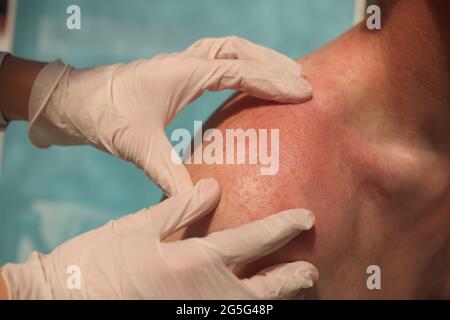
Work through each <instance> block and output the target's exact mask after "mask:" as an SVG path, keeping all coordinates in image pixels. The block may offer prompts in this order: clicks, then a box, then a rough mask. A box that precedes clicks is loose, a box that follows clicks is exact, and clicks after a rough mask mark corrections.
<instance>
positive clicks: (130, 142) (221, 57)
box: [29, 36, 312, 195]
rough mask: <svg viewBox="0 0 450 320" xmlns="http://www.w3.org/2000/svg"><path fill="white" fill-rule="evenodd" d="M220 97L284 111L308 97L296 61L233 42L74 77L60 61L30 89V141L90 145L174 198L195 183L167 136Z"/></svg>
mask: <svg viewBox="0 0 450 320" xmlns="http://www.w3.org/2000/svg"><path fill="white" fill-rule="evenodd" d="M224 89H237V90H241V91H244V92H246V93H248V94H250V95H253V96H256V97H259V98H263V99H267V100H273V101H278V102H288V103H294V102H302V101H305V100H307V99H308V98H310V97H311V94H312V93H311V87H310V85H309V84H308V83H307V82H306V80H304V79H303V78H302V77H301V67H300V65H299V64H297V63H296V62H295V61H293V60H291V59H290V58H288V57H286V56H284V55H282V54H280V53H277V52H275V51H273V50H271V49H268V48H265V47H262V46H259V45H257V44H254V43H252V42H249V41H246V40H244V39H241V38H238V37H234V36H233V37H225V38H219V39H203V40H200V41H198V42H196V43H194V44H193V45H192V46H190V47H189V48H188V49H187V50H185V51H183V52H180V53H175V54H169V55H159V56H156V57H155V58H153V59H150V60H139V61H135V62H132V63H129V64H116V65H112V66H104V67H97V68H90V69H78V70H77V69H73V68H71V67H70V66H67V65H64V64H63V63H62V62H61V61H59V60H58V61H56V62H53V63H51V64H49V65H47V66H46V67H45V68H44V69H43V70H42V71H41V72H40V74H39V75H38V77H37V78H36V80H35V82H34V85H33V89H32V93H31V98H30V105H29V113H30V114H29V119H30V130H29V135H30V139H31V141H32V142H33V143H34V144H35V145H36V146H38V147H48V146H50V145H75V144H91V145H93V146H95V147H97V148H99V149H102V150H104V151H107V152H109V153H111V154H113V155H115V156H118V157H120V158H122V159H125V160H128V161H131V162H133V163H135V164H136V165H137V166H138V167H139V168H141V169H143V170H144V171H145V173H146V174H147V175H148V176H149V177H150V178H151V179H152V180H153V181H154V182H155V183H157V184H158V185H159V186H160V187H161V188H162V189H163V190H164V191H165V192H166V193H167V194H169V195H174V194H178V193H180V192H186V191H189V190H191V189H192V182H191V180H190V177H189V175H188V173H187V171H186V169H185V167H184V165H183V164H175V163H174V162H173V161H172V159H171V151H172V147H171V144H170V142H169V141H168V139H167V137H166V135H165V133H164V128H165V126H166V125H167V124H168V123H169V122H170V120H172V118H173V117H174V116H175V115H176V114H177V113H178V112H179V111H180V110H181V109H182V108H183V107H185V106H186V105H188V104H189V103H190V102H191V101H193V100H195V99H196V98H198V97H199V96H200V95H201V94H202V93H203V92H204V91H205V90H210V91H218V90H224Z"/></svg>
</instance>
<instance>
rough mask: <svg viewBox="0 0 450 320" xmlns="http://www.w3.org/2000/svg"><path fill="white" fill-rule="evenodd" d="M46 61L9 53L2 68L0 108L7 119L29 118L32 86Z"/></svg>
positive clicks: (0, 69) (0, 75) (0, 70)
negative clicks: (17, 56)
mask: <svg viewBox="0 0 450 320" xmlns="http://www.w3.org/2000/svg"><path fill="white" fill-rule="evenodd" d="M44 66H45V63H42V62H36V61H30V60H25V59H20V58H16V57H14V56H11V55H8V56H6V57H5V59H4V61H3V64H2V67H1V68H0V108H1V112H2V114H3V115H4V117H5V118H6V119H7V120H28V102H29V100H30V94H31V88H32V86H33V82H34V80H35V79H36V76H37V75H38V73H39V71H41V69H42V68H43V67H44Z"/></svg>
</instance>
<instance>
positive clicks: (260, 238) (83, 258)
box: [3, 179, 318, 299]
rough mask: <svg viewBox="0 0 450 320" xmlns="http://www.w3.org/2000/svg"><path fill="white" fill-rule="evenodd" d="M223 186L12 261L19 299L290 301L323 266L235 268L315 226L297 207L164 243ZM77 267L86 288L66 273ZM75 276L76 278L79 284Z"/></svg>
mask: <svg viewBox="0 0 450 320" xmlns="http://www.w3.org/2000/svg"><path fill="white" fill-rule="evenodd" d="M219 197H220V188H219V185H218V183H217V182H216V181H215V180H212V179H207V180H202V181H200V182H199V183H197V185H196V186H195V188H194V189H193V190H192V191H191V192H189V193H184V194H180V195H177V196H174V197H172V198H169V199H168V200H166V201H164V202H162V203H160V204H159V205H156V206H154V207H151V208H148V209H144V210H141V211H139V212H137V213H135V214H130V215H128V216H125V217H123V218H120V219H119V220H117V221H111V222H109V223H107V224H106V225H104V226H103V227H101V228H98V229H96V230H93V231H91V232H88V233H85V234H83V235H81V236H78V237H76V238H74V239H72V240H69V241H67V242H66V243H64V244H62V245H61V246H59V247H58V248H56V249H55V250H54V251H53V252H51V253H50V254H48V255H41V254H38V253H34V254H32V256H31V257H30V259H29V260H28V261H27V262H26V263H24V264H17V265H15V264H8V265H6V266H5V267H4V268H3V276H4V278H5V279H6V282H7V285H8V286H7V287H8V288H9V292H10V297H11V298H13V299H52V298H55V299H286V298H290V297H293V296H294V295H297V294H298V293H300V291H301V290H302V289H304V288H309V287H311V286H312V285H313V283H314V281H315V280H316V279H317V276H318V275H317V270H316V268H315V267H314V266H312V265H311V264H309V263H307V262H303V261H298V262H293V263H287V264H282V265H278V266H274V267H271V268H269V269H265V270H262V271H261V272H260V273H259V274H258V275H255V276H253V277H252V278H249V279H243V280H241V279H239V278H237V277H236V276H235V275H234V273H233V271H232V270H233V268H234V267H235V266H236V265H239V264H241V263H245V262H248V261H250V260H254V259H257V258H259V257H262V256H264V255H267V254H269V253H271V252H273V251H275V250H277V249H278V248H280V247H282V246H283V245H284V244H286V243H287V242H288V241H290V240H291V239H293V238H294V237H295V236H297V235H298V234H300V233H301V232H302V230H307V229H310V228H311V227H312V225H313V223H314V216H313V214H312V213H311V212H309V211H307V210H303V209H294V210H288V211H284V212H281V213H279V214H274V215H271V216H269V217H267V218H265V219H263V220H259V221H255V222H253V223H250V224H247V225H243V226H241V227H239V228H236V229H229V230H225V231H221V232H216V233H212V234H210V235H209V236H207V237H205V238H191V239H187V240H181V241H176V242H169V243H165V242H161V240H162V239H164V238H165V237H167V236H168V235H169V234H171V233H173V232H175V231H176V230H178V229H180V228H183V227H185V226H186V225H188V224H190V223H191V222H193V221H194V220H197V219H199V218H200V217H202V216H204V215H205V214H207V213H208V212H210V211H211V210H212V209H214V207H215V206H216V205H217V202H218V200H219ZM68 270H69V271H74V270H78V271H79V273H78V280H79V284H80V288H79V289H77V288H72V289H70V288H71V286H70V285H69V286H68V284H71V285H72V286H73V285H74V283H75V284H76V283H77V282H76V280H74V278H73V277H74V276H77V273H74V274H68V273H67V271H68ZM72 281H74V282H72Z"/></svg>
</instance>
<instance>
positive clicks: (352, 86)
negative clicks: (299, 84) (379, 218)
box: [300, 0, 450, 298]
mask: <svg viewBox="0 0 450 320" xmlns="http://www.w3.org/2000/svg"><path fill="white" fill-rule="evenodd" d="M381 15H382V27H381V30H367V29H366V27H365V22H363V23H361V24H359V25H358V26H356V27H354V28H353V29H351V30H350V31H348V32H347V33H345V34H344V35H342V36H341V37H339V38H338V39H336V40H335V41H333V42H331V43H330V44H329V45H327V46H325V47H323V48H322V49H320V50H318V51H316V52H314V53H312V54H311V55H309V56H306V57H304V58H302V59H301V60H300V63H301V64H302V66H303V69H304V75H305V77H306V78H307V79H308V80H309V81H310V83H311V84H312V86H313V90H314V98H313V100H316V102H317V105H318V106H324V107H323V108H324V111H325V112H332V113H336V114H339V115H338V116H337V119H342V121H343V122H345V124H346V126H347V127H348V128H349V130H350V131H352V132H354V133H355V135H357V136H359V137H360V138H362V140H364V141H365V142H367V143H368V144H369V145H371V146H373V147H374V148H376V149H377V152H378V153H379V155H380V158H382V159H385V160H386V161H385V162H386V163H390V164H391V165H392V164H394V167H395V170H394V172H395V173H394V175H393V176H391V178H389V179H387V180H388V182H386V184H385V185H383V186H381V188H380V189H384V190H383V191H386V193H387V194H388V195H392V201H391V203H390V204H389V205H388V206H387V208H395V210H394V209H393V210H392V213H390V214H391V215H392V216H391V217H392V219H390V220H388V221H390V222H392V225H391V226H390V229H391V231H392V230H394V231H395V232H393V234H398V236H400V235H401V234H402V232H404V231H403V230H404V229H405V225H406V224H407V225H408V226H409V227H413V229H414V231H413V232H410V234H411V235H408V234H407V233H405V239H407V240H405V241H406V242H408V243H410V246H409V247H410V248H411V249H412V250H410V251H411V252H409V256H411V257H413V258H411V259H407V260H405V261H404V260H400V261H401V263H402V264H403V263H404V265H403V266H398V268H399V269H398V270H389V272H388V273H389V274H399V275H402V276H403V275H404V273H406V272H407V273H410V275H411V276H410V277H409V278H408V276H405V277H404V278H405V281H404V283H403V285H401V286H402V287H404V288H407V289H404V292H411V291H414V292H413V293H412V294H410V295H409V296H410V297H412V298H435V297H447V298H449V297H450V277H449V276H448V271H446V268H447V267H448V265H449V264H450V235H449V232H448V230H450V215H449V212H450V192H449V189H450V186H449V185H450V140H449V139H450V138H449V137H450V126H449V125H448V124H449V123H450V106H449V79H448V70H449V69H448V67H449V66H448V57H449V52H448V43H449V34H448V30H449V28H448V21H449V19H448V3H447V2H446V1H424V0H409V1H391V2H389V5H387V6H382V7H381ZM362 72H364V73H363V74H364V76H363V77H362V76H361V74H362ZM331 91H332V92H335V96H332V97H330V94H329V93H330V92H331ZM321 92H327V94H325V95H323V96H322V94H321ZM380 128H383V129H382V130H380ZM375 170H376V171H377V172H381V175H384V176H385V177H388V176H389V174H390V173H391V171H390V170H392V169H388V168H387V167H383V165H381V166H379V167H377V168H375ZM398 181H401V183H400V182H398ZM412 186H414V187H412ZM405 203H407V205H405ZM412 212H414V213H412ZM407 214H409V216H406V215H407ZM408 219H410V221H417V223H415V222H414V223H411V222H407V221H408ZM418 241H420V243H419V242H418ZM414 243H417V244H418V245H417V246H415V245H414ZM393 246H395V245H392V243H386V244H385V248H391V249H392V247H393ZM414 248H415V249H414ZM414 250H416V251H418V250H420V251H421V252H420V253H414ZM399 251H400V250H398V251H397V252H396V251H395V250H394V249H392V250H391V252H392V253H391V254H389V250H387V252H386V253H384V252H383V255H384V256H385V259H386V260H385V261H386V265H393V263H392V261H395V259H396V257H398V252H399ZM425 252H429V253H430V254H427V253H425ZM437 257H438V258H437ZM405 265H406V267H405ZM392 268H396V267H395V266H393V267H392ZM403 270H407V271H405V272H403ZM420 277H423V279H422V280H419V281H415V280H414V279H417V278H420ZM391 280H392V281H396V280H398V279H391ZM385 281H390V280H389V279H385ZM413 282H415V283H413ZM408 286H409V287H408ZM349 290H351V288H349ZM356 290H358V291H360V292H361V294H358V295H357V296H360V297H365V293H366V292H367V289H365V288H362V289H361V290H359V289H356ZM399 296H403V297H405V295H403V294H402V293H399Z"/></svg>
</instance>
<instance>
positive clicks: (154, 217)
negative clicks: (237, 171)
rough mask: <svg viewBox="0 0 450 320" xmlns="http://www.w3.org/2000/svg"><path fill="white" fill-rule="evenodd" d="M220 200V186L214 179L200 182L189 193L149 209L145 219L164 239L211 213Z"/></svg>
mask: <svg viewBox="0 0 450 320" xmlns="http://www.w3.org/2000/svg"><path fill="white" fill-rule="evenodd" d="M219 198H220V186H219V183H218V182H217V181H216V180H214V179H203V180H200V181H199V182H198V183H197V184H196V185H195V187H194V189H193V190H191V191H190V192H189V193H185V194H180V195H177V196H174V197H171V198H168V199H167V200H165V201H163V202H161V203H160V204H158V205H155V206H153V207H151V208H150V209H147V210H146V212H145V215H146V217H145V219H146V221H147V223H149V224H150V225H151V227H152V228H153V229H154V230H156V232H157V233H158V234H160V238H161V239H164V238H165V237H167V236H168V235H170V234H172V233H174V232H176V231H178V230H179V229H181V228H184V227H185V226H187V225H188V224H190V223H192V222H194V221H196V220H198V219H200V218H201V217H203V216H205V215H206V214H208V213H210V212H211V211H212V210H213V209H214V208H215V207H216V206H217V203H218V201H219Z"/></svg>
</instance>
